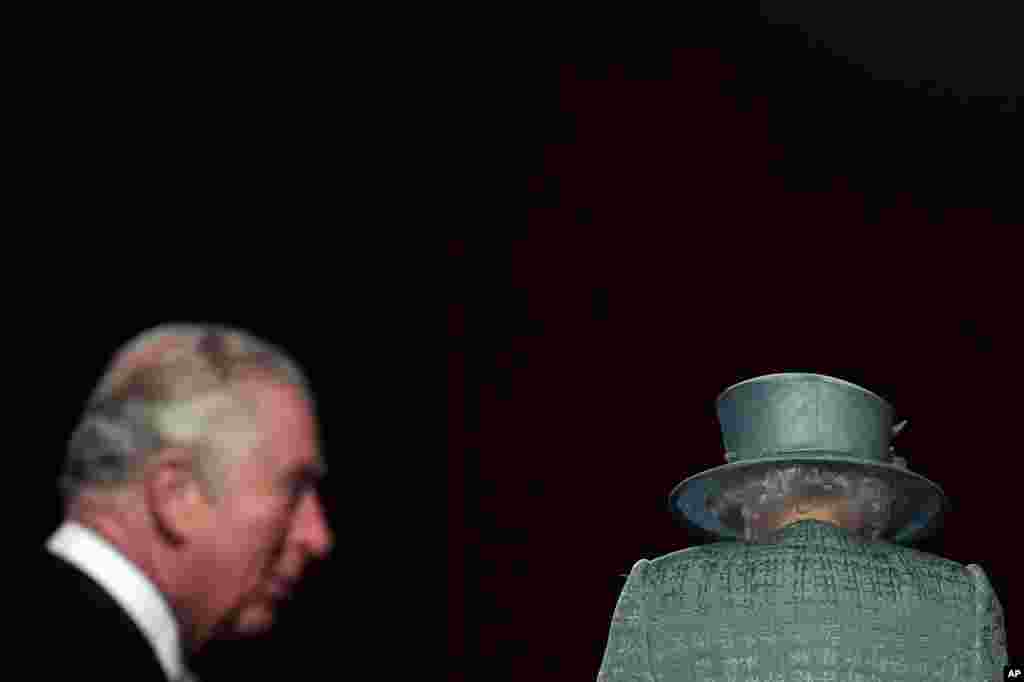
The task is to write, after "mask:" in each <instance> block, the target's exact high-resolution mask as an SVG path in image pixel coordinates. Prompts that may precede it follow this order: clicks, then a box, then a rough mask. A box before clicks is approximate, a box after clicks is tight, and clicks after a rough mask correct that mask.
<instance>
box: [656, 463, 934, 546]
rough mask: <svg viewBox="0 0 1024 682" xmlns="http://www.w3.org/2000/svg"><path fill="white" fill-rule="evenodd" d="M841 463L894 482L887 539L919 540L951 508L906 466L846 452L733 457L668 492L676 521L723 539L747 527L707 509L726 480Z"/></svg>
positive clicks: (740, 533)
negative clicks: (801, 466)
mask: <svg viewBox="0 0 1024 682" xmlns="http://www.w3.org/2000/svg"><path fill="white" fill-rule="evenodd" d="M787 463H790V464H819V465H822V466H828V465H836V466H842V467H843V468H850V469H858V470H861V471H864V473H870V474H871V475H874V476H877V477H878V478H881V479H882V480H884V481H886V482H887V483H889V484H890V485H891V486H892V488H893V492H894V495H893V507H892V514H891V517H890V523H889V525H888V527H887V529H886V531H885V532H884V533H883V534H882V539H883V540H886V541H888V542H894V543H898V544H909V543H912V542H918V541H920V540H923V539H925V538H926V537H929V536H931V535H932V534H934V533H935V532H936V531H937V530H938V529H939V528H940V527H941V522H942V518H943V515H944V514H945V512H947V511H948V510H949V500H948V498H947V497H946V495H945V493H944V492H943V491H942V488H940V487H939V486H938V485H937V484H936V483H934V482H933V481H930V480H928V479H927V478H925V477H924V476H922V475H920V474H916V473H914V472H913V471H909V470H907V469H904V468H903V467H899V466H896V465H894V464H888V463H885V462H870V461H865V460H864V459H857V458H852V457H843V456H839V455H836V456H822V455H821V454H820V453H819V454H817V455H815V456H813V457H810V456H803V457H801V456H794V455H786V456H779V457H764V458H758V459H753V460H749V461H739V462H730V463H728V464H723V465H722V466H718V467H715V468H713V469H708V470H706V471H702V472H700V473H699V474H696V475H694V476H691V477H689V478H687V479H685V480H684V481H682V482H680V483H678V484H677V485H676V486H675V487H674V488H673V489H672V492H671V493H669V498H668V499H669V510H670V511H671V512H672V515H673V517H675V518H676V520H677V521H679V522H682V523H685V524H688V525H691V526H694V527H696V528H698V529H700V530H702V531H704V532H707V533H711V534H712V535H717V536H719V537H722V538H729V539H734V540H739V539H742V537H743V529H742V528H736V527H732V526H729V525H726V524H724V523H723V522H722V520H721V519H720V518H719V517H718V516H717V515H716V514H714V513H713V512H711V511H710V510H709V508H708V505H709V502H710V500H711V499H713V498H714V497H716V496H717V495H719V494H720V492H721V490H722V489H723V487H724V485H725V484H727V483H730V482H732V481H731V479H734V478H735V477H736V476H737V475H740V476H746V475H749V474H752V473H756V472H757V469H758V468H764V469H770V468H776V467H778V465H779V464H787Z"/></svg>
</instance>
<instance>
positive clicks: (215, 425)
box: [58, 323, 315, 507]
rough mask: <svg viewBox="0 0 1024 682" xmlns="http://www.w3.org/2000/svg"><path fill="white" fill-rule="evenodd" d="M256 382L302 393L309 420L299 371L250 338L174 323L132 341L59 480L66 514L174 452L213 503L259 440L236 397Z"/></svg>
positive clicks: (89, 407)
mask: <svg viewBox="0 0 1024 682" xmlns="http://www.w3.org/2000/svg"><path fill="white" fill-rule="evenodd" d="M254 376H264V377H266V378H268V379H270V380H273V381H277V382H282V383H287V384H292V385H295V386H298V387H300V389H301V390H302V393H303V395H304V396H305V398H306V400H307V401H308V403H309V406H310V409H311V410H313V411H314V413H315V403H314V400H313V396H312V392H311V389H310V386H309V383H308V380H307V378H306V376H305V374H303V372H302V371H301V369H300V368H299V366H298V365H297V364H296V363H295V362H294V361H293V360H292V359H291V358H290V357H288V356H287V355H286V354H285V353H284V352H283V351H281V350H280V349H279V348H277V347H276V346H274V345H272V344H270V343H268V342H266V341H263V340H261V339H258V338H256V337H255V336H253V335H252V334H250V333H249V332H247V331H244V330H242V329H238V328H233V327H227V326H224V325H218V324H209V323H170V324H164V325H161V326H159V327H155V328H153V329H150V330H147V331H145V332H143V333H141V334H139V335H138V336H136V337H135V338H133V339H131V340H130V341H129V342H128V343H126V344H125V345H124V346H123V347H122V348H120V349H119V350H118V351H117V352H116V353H115V354H114V357H113V359H112V360H111V362H110V364H109V365H108V367H107V370H106V371H105V372H104V374H103V376H102V378H101V379H100V381H99V383H98V385H97V386H96V388H95V390H94V391H93V393H92V395H91V396H90V397H89V400H88V402H87V403H86V407H85V410H84V413H83V415H82V417H81V420H80V421H79V423H78V426H77V427H76V428H75V430H74V432H73V433H72V435H71V439H70V441H69V443H68V449H67V457H66V459H65V463H64V467H63V471H62V472H61V475H60V477H59V479H58V488H59V489H60V492H61V495H62V497H63V500H64V504H65V507H66V506H67V505H69V504H70V503H72V502H73V501H74V500H76V499H77V498H78V497H79V496H80V495H81V494H83V493H103V492H115V491H117V490H120V489H123V488H124V486H125V484H127V483H130V482H131V481H133V480H136V479H137V477H138V476H139V475H140V474H141V473H142V471H143V470H144V468H145V466H146V465H147V464H148V463H149V462H150V461H151V459H152V458H153V457H155V456H157V455H158V454H159V453H160V452H161V451H162V450H163V449H165V448H167V447H174V446H177V447H184V448H187V449H188V450H189V451H190V452H192V453H193V472H194V474H195V475H196V476H197V478H199V479H200V481H202V483H203V484H204V486H205V489H206V491H207V493H208V494H209V495H210V496H211V497H213V498H216V497H218V496H219V495H220V493H221V492H222V487H223V483H224V477H225V474H226V472H227V465H228V464H229V463H230V460H231V459H232V458H233V457H238V456H241V455H243V454H244V453H245V452H248V451H249V448H250V447H251V446H252V445H254V444H255V442H256V441H257V440H258V438H259V437H260V436H259V431H260V430H259V428H258V424H256V423H255V419H256V414H255V411H254V409H253V406H252V405H251V404H250V403H249V402H248V401H247V400H246V398H245V397H243V396H242V394H241V393H239V392H238V390H237V387H238V385H239V384H240V383H241V382H242V381H243V380H245V379H248V378H252V377H254Z"/></svg>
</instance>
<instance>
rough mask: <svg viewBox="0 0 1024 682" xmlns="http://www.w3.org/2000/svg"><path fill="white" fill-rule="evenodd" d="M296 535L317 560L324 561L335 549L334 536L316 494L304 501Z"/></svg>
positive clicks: (298, 540) (299, 541) (297, 539)
mask: <svg viewBox="0 0 1024 682" xmlns="http://www.w3.org/2000/svg"><path fill="white" fill-rule="evenodd" d="M296 534H297V537H296V538H295V540H296V541H297V542H298V543H299V544H300V545H302V546H303V547H304V548H305V549H306V551H307V552H309V554H310V555H311V556H313V557H314V558H316V559H323V558H324V557H326V556H327V555H328V554H330V553H331V551H332V550H333V549H334V534H333V533H331V528H330V526H329V525H328V523H327V517H326V516H325V515H324V510H323V506H322V505H321V503H320V496H319V495H318V494H316V493H315V492H313V493H311V494H310V495H307V496H306V499H305V500H304V501H303V504H302V508H301V509H300V510H299V518H298V524H297V526H296Z"/></svg>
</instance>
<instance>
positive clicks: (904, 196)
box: [448, 11, 1024, 680]
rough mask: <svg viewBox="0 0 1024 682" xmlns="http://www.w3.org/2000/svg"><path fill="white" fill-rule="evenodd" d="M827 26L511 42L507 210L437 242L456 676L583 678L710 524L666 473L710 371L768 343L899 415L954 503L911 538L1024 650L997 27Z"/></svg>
mask: <svg viewBox="0 0 1024 682" xmlns="http://www.w3.org/2000/svg"><path fill="white" fill-rule="evenodd" d="M833 28H834V27H833ZM889 28H890V30H896V31H898V30H899V29H893V28H892V27H891V26H890V27H889ZM827 29H828V27H822V26H815V25H814V22H813V21H811V22H810V23H809V24H808V25H805V26H804V27H802V28H800V27H796V26H794V25H793V24H792V22H789V21H787V18H786V17H779V16H778V15H777V14H772V13H771V12H768V11H765V12H763V14H762V16H761V17H758V18H757V19H755V20H753V21H752V22H751V23H750V24H749V25H745V26H744V27H743V29H742V31H741V30H740V28H736V30H734V31H729V32H721V33H713V34H709V36H711V37H709V38H708V39H706V40H702V41H695V42H694V44H696V45H702V47H694V48H675V49H664V50H657V49H655V50H651V49H646V50H644V49H636V48H634V47H633V46H632V43H630V47H629V48H621V49H616V48H613V47H607V46H606V47H604V48H602V49H598V50H575V49H571V48H565V49H562V50H552V51H551V52H545V53H543V54H542V55H541V56H535V58H534V59H533V60H529V59H525V58H524V59H523V60H522V61H518V62H516V66H515V68H514V69H513V73H514V74H515V76H516V80H515V81H514V82H515V83H516V85H517V89H516V90H514V93H515V95H510V96H508V97H507V98H506V99H505V100H503V101H507V102H510V105H509V106H510V110H509V111H506V112H504V114H503V115H502V116H500V117H496V120H500V121H502V123H503V125H505V127H504V128H502V129H503V130H511V131H513V132H512V133H510V135H512V136H513V138H514V139H515V140H517V141H521V147H519V148H517V149H515V150H514V151H515V152H516V153H515V154H510V155H509V156H508V157H506V158H499V159H497V160H494V161H493V163H494V165H495V166H500V165H502V164H503V163H505V161H506V159H507V160H508V161H509V163H515V162H516V161H519V160H522V161H523V162H525V168H524V171H523V172H525V173H526V175H527V177H526V185H527V186H526V187H525V188H523V189H524V190H525V192H526V194H525V196H526V207H525V211H524V208H523V207H522V206H521V205H519V204H516V203H513V204H511V205H510V206H508V207H505V206H491V207H489V208H486V209H482V210H481V214H480V216H479V219H477V220H475V221H474V224H473V226H472V227H471V228H469V229H468V230H467V231H466V232H465V233H464V234H463V235H462V237H461V238H458V239H453V240H452V241H451V242H449V253H448V255H449V258H448V265H449V268H450V272H451V273H452V274H453V277H452V280H451V283H452V290H451V294H450V299H449V308H448V316H449V317H448V328H449V356H448V362H449V365H448V367H449V439H450V440H449V602H450V606H449V608H450V612H449V619H450V621H449V622H450V630H449V635H450V643H449V654H450V658H449V662H450V666H449V671H450V675H449V678H450V679H493V678H494V677H495V676H497V677H502V678H507V679H516V680H567V679H574V680H575V679H584V680H585V679H594V676H595V675H596V673H597V670H598V667H599V665H600V661H601V656H602V654H603V651H604V647H605V643H606V639H607V633H608V627H609V624H610V619H611V614H612V610H613V608H614V605H615V602H616V599H617V597H618V594H619V591H620V590H621V588H622V585H623V582H624V578H623V575H624V574H626V573H628V571H629V569H630V567H631V566H632V565H633V563H634V562H635V561H636V560H637V559H639V558H648V559H650V558H654V557H657V556H660V555H663V554H666V553H669V552H672V551H674V550H677V549H681V548H684V547H687V546H690V545H692V544H695V543H698V542H704V541H705V540H704V539H703V538H698V537H695V536H694V535H690V534H688V533H687V532H686V531H684V530H682V529H679V528H677V527H676V526H674V525H673V522H672V519H671V517H670V515H669V513H668V511H667V508H666V504H667V502H666V497H667V495H668V492H669V491H670V489H671V488H672V486H673V485H675V484H676V483H677V482H678V481H680V480H682V479H683V478H685V477H687V476H689V475H691V474H694V473H696V472H698V471H701V470H703V469H706V468H709V467H712V466H716V465H719V464H721V463H723V449H722V446H721V440H720V432H719V430H718V424H717V421H716V417H715V412H714V399H715V397H716V396H717V394H718V393H719V391H721V390H722V389H724V388H725V387H727V386H728V385H730V384H732V383H734V382H736V381H740V380H742V379H746V378H749V377H752V376H755V375H758V374H764V373H771V372H781V371H809V372H818V373H824V374H829V375H833V376H838V377H841V378H844V379H847V380H850V381H853V382H855V383H858V384H861V385H863V386H865V387H867V388H869V389H871V390H873V391H875V392H877V393H879V394H881V395H882V396H884V397H885V398H887V399H888V400H889V401H890V402H892V403H893V404H894V406H895V409H896V413H897V418H899V419H908V420H909V425H908V428H907V429H906V430H905V431H904V432H903V434H902V435H901V436H900V437H899V439H898V440H897V443H896V444H897V447H898V451H899V454H901V455H902V456H904V457H906V458H907V460H908V463H909V466H910V467H911V468H912V469H913V470H915V471H918V472H920V473H922V474H924V475H925V476H927V477H929V478H930V479H932V480H934V481H936V482H938V483H939V484H940V485H941V486H942V487H943V488H944V489H945V491H946V493H947V494H948V495H949V497H950V498H951V501H952V505H953V512H952V513H951V514H950V515H949V516H948V517H947V518H946V522H945V526H944V528H943V530H942V531H941V533H940V534H939V535H937V536H936V537H934V538H933V539H931V540H929V541H926V542H925V543H923V544H920V545H918V547H919V548H920V549H923V550H925V551H929V552H933V553H935V554H939V555H942V556H945V557H948V558H951V559H954V560H956V561H959V562H962V563H979V564H981V565H982V566H983V567H984V569H985V570H986V572H987V573H988V575H989V576H990V578H991V580H992V582H993V584H994V585H995V587H996V590H997V592H998V594H999V596H1000V598H1001V600H1002V603H1003V605H1004V608H1005V609H1006V612H1007V624H1008V626H1009V637H1010V647H1011V652H1012V651H1013V648H1014V643H1015V640H1016V639H1019V637H1020V634H1019V633H1018V632H1017V631H1018V630H1019V624H1018V623H1019V618H1016V617H1015V616H1016V612H1015V610H1014V609H1015V607H1019V604H1020V603H1021V602H1022V597H1021V596H1020V592H1019V589H1018V588H1017V587H1016V585H1015V584H1014V582H1013V577H1014V576H1015V575H1016V574H1017V573H1018V572H1019V563H1018V559H1017V554H1018V552H1019V549H1020V546H1019V541H1018V540H1017V537H1018V536H1019V531H1018V529H1017V527H1016V526H1017V519H1018V516H1019V509H1020V507H1019V502H1018V501H1017V498H1018V497H1019V490H1018V488H1019V486H1018V480H1019V479H1018V476H1017V472H1018V463H1019V461H1020V457H1019V455H1018V454H1017V450H1018V447H1017V444H1016V440H1017V434H1018V431H1019V429H1018V428H1017V424H1018V422H1019V420H1020V417H1019V408H1018V395H1019V393H1020V389H1019V380H1020V373H1019V362H1018V357H1017V355H1018V348H1019V345H1020V339H1021V337H1020V335H1019V334H1018V332H1017V327H1018V320H1017V316H1018V310H1019V307H1020V306H1019V303H1018V291H1019V289H1020V286H1019V280H1020V277H1019V270H1020V264H1019V263H1018V262H1017V254H1018V253H1019V251H1018V249H1017V248H1016V247H1015V246H1014V244H1015V243H1016V233H1017V231H1018V230H1019V228H1020V225H1021V223H1022V222H1024V221H1022V220H1021V211H1020V205H1019V202H1018V201H1017V200H1016V198H1015V196H1014V193H1019V184H1018V183H1019V180H1020V173H1019V158H1021V157H1020V144H1019V141H1018V140H1017V139H1016V138H1015V137H1014V134H1013V124H1012V123H1011V121H1012V120H1013V119H1014V118H1015V116H1016V115H1015V114H1014V113H1013V112H1012V111H1011V107H1014V106H1015V102H1016V100H1014V99H1010V98H1008V97H1006V95H1007V94H1012V93H1008V92H1007V90H1006V85H1007V83H1008V81H1006V80H1000V79H1001V78H1003V77H1004V74H1000V73H998V72H997V71H996V70H995V67H996V66H998V65H999V64H1001V63H1002V62H1001V61H1000V60H999V59H997V58H996V57H995V56H993V55H994V53H992V52H984V53H976V54H980V55H981V56H980V57H978V56H976V57H975V61H973V62H966V61H965V62H962V63H961V64H959V65H957V66H956V67H955V68H954V66H951V65H950V63H949V61H950V58H949V55H948V50H944V49H942V47H941V43H942V41H941V40H938V39H936V38H934V37H933V38H931V39H929V40H931V41H932V42H928V43H927V44H926V43H925V42H923V40H924V39H923V38H920V39H917V42H914V41H915V38H914V35H915V33H914V32H913V31H907V32H905V33H903V34H895V35H890V42H892V43H893V44H894V45H897V46H899V45H900V44H902V45H904V46H906V45H913V46H915V48H917V49H916V52H915V53H914V54H915V55H916V56H914V57H913V58H910V57H906V58H903V59H901V58H900V57H899V56H892V57H888V56H887V55H886V54H884V53H883V52H882V51H881V48H879V47H877V46H875V47H872V46H871V45H867V44H866V43H864V42H863V41H861V42H858V41H857V39H856V31H852V32H851V35H848V36H845V37H846V40H843V39H841V38H842V37H841V36H840V35H839V34H838V33H835V32H830V31H829V30H827ZM837 30H838V29H837ZM921 33H922V32H921V31H918V34H921ZM901 35H902V41H903V42H902V43H901V42H900V40H901V37H900V36H901ZM990 42H991V41H990ZM997 47H998V46H997ZM993 49H995V48H993ZM928 50H931V51H930V52H929V51H928ZM929 58H930V59H931V60H930V61H929ZM986 59H987V61H986ZM495 130H500V129H498V128H495ZM520 136H521V137H520ZM1014 159H1017V161H1014ZM515 167H516V168H519V166H515ZM486 168H489V167H485V169H486ZM515 182H516V180H513V185H512V188H511V192H512V194H513V195H514V196H515V195H516V193H517V192H518V191H519V190H517V189H516V185H515ZM520 196H521V195H520ZM505 213H508V216H505V215H504V214H505ZM1015 624H1018V625H1017V626H1016V628H1015ZM1015 633H1016V634H1015ZM474 671H488V672H487V673H486V674H485V675H484V677H480V674H482V673H480V672H477V673H476V674H474Z"/></svg>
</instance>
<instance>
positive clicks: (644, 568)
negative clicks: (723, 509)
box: [597, 520, 1007, 682]
mask: <svg viewBox="0 0 1024 682" xmlns="http://www.w3.org/2000/svg"><path fill="white" fill-rule="evenodd" d="M1002 616H1003V614H1002V606H1001V605H1000V603H999V599H998V598H997V596H996V594H995V593H994V591H993V589H992V586H991V584H990V583H989V580H988V578H987V577H986V575H985V572H984V571H983V570H982V569H981V567H979V566H977V565H974V564H969V565H967V566H962V565H961V564H958V563H956V562H955V561H950V560H948V559H943V558H941V557H937V556H935V555H932V554H927V553H925V552H920V551H917V550H914V549H911V548H907V547H903V546H900V545H894V544H890V543H888V542H871V541H867V540H862V539H860V538H858V537H856V536H854V535H852V534H850V533H849V532H847V531H845V530H843V529H841V528H839V527H838V526H835V525H832V524H830V523H826V522H823V521H815V520H805V521H798V522H796V523H793V524H791V525H789V526H786V527H785V528H783V529H782V530H781V531H779V533H777V534H776V536H775V539H774V541H773V542H770V543H764V544H753V543H748V542H735V541H729V542H716V543H712V544H709V545H703V546H697V547H691V548H689V549H684V550H680V551H678V552H672V553H671V554H666V555H665V556H662V557H658V558H656V559H654V560H652V561H648V560H647V559H640V560H639V561H637V562H636V564H635V565H634V566H633V569H632V571H631V572H630V574H629V577H628V578H627V580H626V584H625V586H624V587H623V589H622V592H621V594H620V596H619V600H618V603H617V604H616V607H615V612H614V615H613V617H612V621H611V627H610V631H609V636H608V643H607V647H606V649H605V653H604V658H603V660H602V662H601V667H600V670H599V672H598V674H597V679H598V682H613V681H614V682H620V681H621V682H625V681H627V680H628V681H630V682H640V681H643V682H655V681H656V682H698V681H701V682H709V681H711V680H714V681H715V682H895V681H896V680H899V682H923V681H924V680H928V681H929V682H981V681H985V682H992V681H994V680H1000V679H1002V670H1003V666H1004V665H1005V664H1006V661H1007V655H1006V631H1005V629H1004V626H1003V617H1002Z"/></svg>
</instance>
